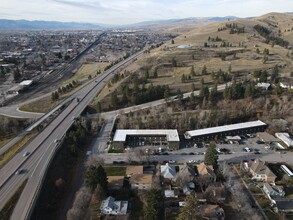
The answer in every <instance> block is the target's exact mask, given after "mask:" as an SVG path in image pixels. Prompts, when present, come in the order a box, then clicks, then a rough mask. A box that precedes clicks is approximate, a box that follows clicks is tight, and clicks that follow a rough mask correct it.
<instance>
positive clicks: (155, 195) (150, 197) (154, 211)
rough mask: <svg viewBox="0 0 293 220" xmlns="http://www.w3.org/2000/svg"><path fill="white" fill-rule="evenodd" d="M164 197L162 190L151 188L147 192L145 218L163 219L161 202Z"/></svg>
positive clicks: (151, 219) (149, 219) (150, 219)
mask: <svg viewBox="0 0 293 220" xmlns="http://www.w3.org/2000/svg"><path fill="white" fill-rule="evenodd" d="M162 199H163V198H162V194H161V191H160V190H156V189H151V190H149V191H147V192H146V193H145V206H144V219H148V220H157V219H161V218H160V202H161V201H162Z"/></svg>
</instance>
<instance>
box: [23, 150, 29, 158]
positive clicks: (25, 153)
mask: <svg viewBox="0 0 293 220" xmlns="http://www.w3.org/2000/svg"><path fill="white" fill-rule="evenodd" d="M29 154H30V152H28V151H26V152H24V153H23V155H22V156H23V157H26V156H28V155H29Z"/></svg>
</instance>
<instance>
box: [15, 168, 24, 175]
mask: <svg viewBox="0 0 293 220" xmlns="http://www.w3.org/2000/svg"><path fill="white" fill-rule="evenodd" d="M22 173H24V169H21V168H20V169H18V170H17V171H16V172H15V175H19V174H22Z"/></svg>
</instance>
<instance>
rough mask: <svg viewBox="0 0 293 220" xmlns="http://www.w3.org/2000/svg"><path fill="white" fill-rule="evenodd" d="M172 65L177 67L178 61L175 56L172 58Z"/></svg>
mask: <svg viewBox="0 0 293 220" xmlns="http://www.w3.org/2000/svg"><path fill="white" fill-rule="evenodd" d="M172 66H173V67H177V61H176V60H175V58H174V57H173V58H172Z"/></svg>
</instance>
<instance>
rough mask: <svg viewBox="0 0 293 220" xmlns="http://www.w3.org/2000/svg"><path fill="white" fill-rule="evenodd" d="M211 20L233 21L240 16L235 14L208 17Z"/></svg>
mask: <svg viewBox="0 0 293 220" xmlns="http://www.w3.org/2000/svg"><path fill="white" fill-rule="evenodd" d="M207 19H208V20H209V21H228V20H230V21H233V20H238V19H240V18H238V17H235V16H226V17H211V18H207Z"/></svg>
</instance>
